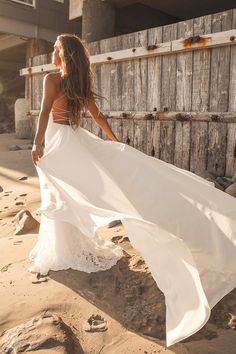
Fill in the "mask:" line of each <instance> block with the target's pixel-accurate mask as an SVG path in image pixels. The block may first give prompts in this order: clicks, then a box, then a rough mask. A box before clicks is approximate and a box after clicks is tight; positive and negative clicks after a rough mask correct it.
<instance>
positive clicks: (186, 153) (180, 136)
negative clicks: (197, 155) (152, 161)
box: [174, 121, 191, 170]
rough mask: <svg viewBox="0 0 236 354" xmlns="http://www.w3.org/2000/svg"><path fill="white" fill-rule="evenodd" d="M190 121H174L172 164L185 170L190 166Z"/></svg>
mask: <svg viewBox="0 0 236 354" xmlns="http://www.w3.org/2000/svg"><path fill="white" fill-rule="evenodd" d="M190 134H191V123H190V122H178V121H176V122H175V152H174V165H175V166H177V167H180V168H183V169H185V170H189V166H190Z"/></svg>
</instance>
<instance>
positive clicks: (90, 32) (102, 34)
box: [82, 0, 115, 43]
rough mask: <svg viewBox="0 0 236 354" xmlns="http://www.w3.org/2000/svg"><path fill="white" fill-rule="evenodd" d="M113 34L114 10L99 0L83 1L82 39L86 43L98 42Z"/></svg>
mask: <svg viewBox="0 0 236 354" xmlns="http://www.w3.org/2000/svg"><path fill="white" fill-rule="evenodd" d="M114 34H115V9H114V7H113V6H111V4H109V3H107V2H106V1H101V0H84V1H83V16H82V38H83V39H84V40H85V41H86V42H87V43H89V42H94V41H99V40H100V39H104V38H108V37H112V36H114Z"/></svg>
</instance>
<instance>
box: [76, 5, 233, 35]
mask: <svg viewBox="0 0 236 354" xmlns="http://www.w3.org/2000/svg"><path fill="white" fill-rule="evenodd" d="M234 6H235V0H225V1H221V0H215V1H208V2H199V1H198V0H191V1H189V0H178V1H176V0H158V1H156V0H70V12H69V18H70V19H76V18H82V37H83V38H84V39H85V40H86V41H87V42H93V41H97V40H100V39H104V38H108V37H113V36H117V35H120V34H125V33H131V32H136V31H140V30H144V29H147V28H151V27H157V26H163V25H167V24H170V23H176V22H180V21H183V20H187V19H190V18H195V17H199V16H203V15H208V14H212V13H216V12H220V11H224V10H227V9H232V8H234Z"/></svg>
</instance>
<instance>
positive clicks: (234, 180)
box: [231, 172, 236, 183]
mask: <svg viewBox="0 0 236 354" xmlns="http://www.w3.org/2000/svg"><path fill="white" fill-rule="evenodd" d="M231 180H232V182H233V183H234V182H236V172H235V174H234V175H233V177H232V178H231Z"/></svg>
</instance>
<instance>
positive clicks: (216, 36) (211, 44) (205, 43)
mask: <svg viewBox="0 0 236 354" xmlns="http://www.w3.org/2000/svg"><path fill="white" fill-rule="evenodd" d="M216 15H217V14H216ZM212 16H213V15H212ZM189 21H193V19H191V20H188V21H186V22H189ZM229 21H230V18H229ZM230 23H231V22H226V23H225V25H226V26H227V27H228V26H229V24H230ZM178 25H179V26H180V27H182V26H184V24H183V22H178ZM191 36H192V34H190V35H180V36H178V37H181V39H178V40H176V41H173V42H172V46H171V52H187V51H189V50H191V51H193V50H199V49H202V48H217V47H224V46H229V45H233V44H235V41H234V40H231V37H232V36H235V30H234V29H230V30H228V31H227V30H226V29H224V30H222V31H220V32H219V33H208V34H203V35H201V40H199V41H195V42H189V41H188V40H187V38H188V37H191ZM162 54H163V53H162Z"/></svg>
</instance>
